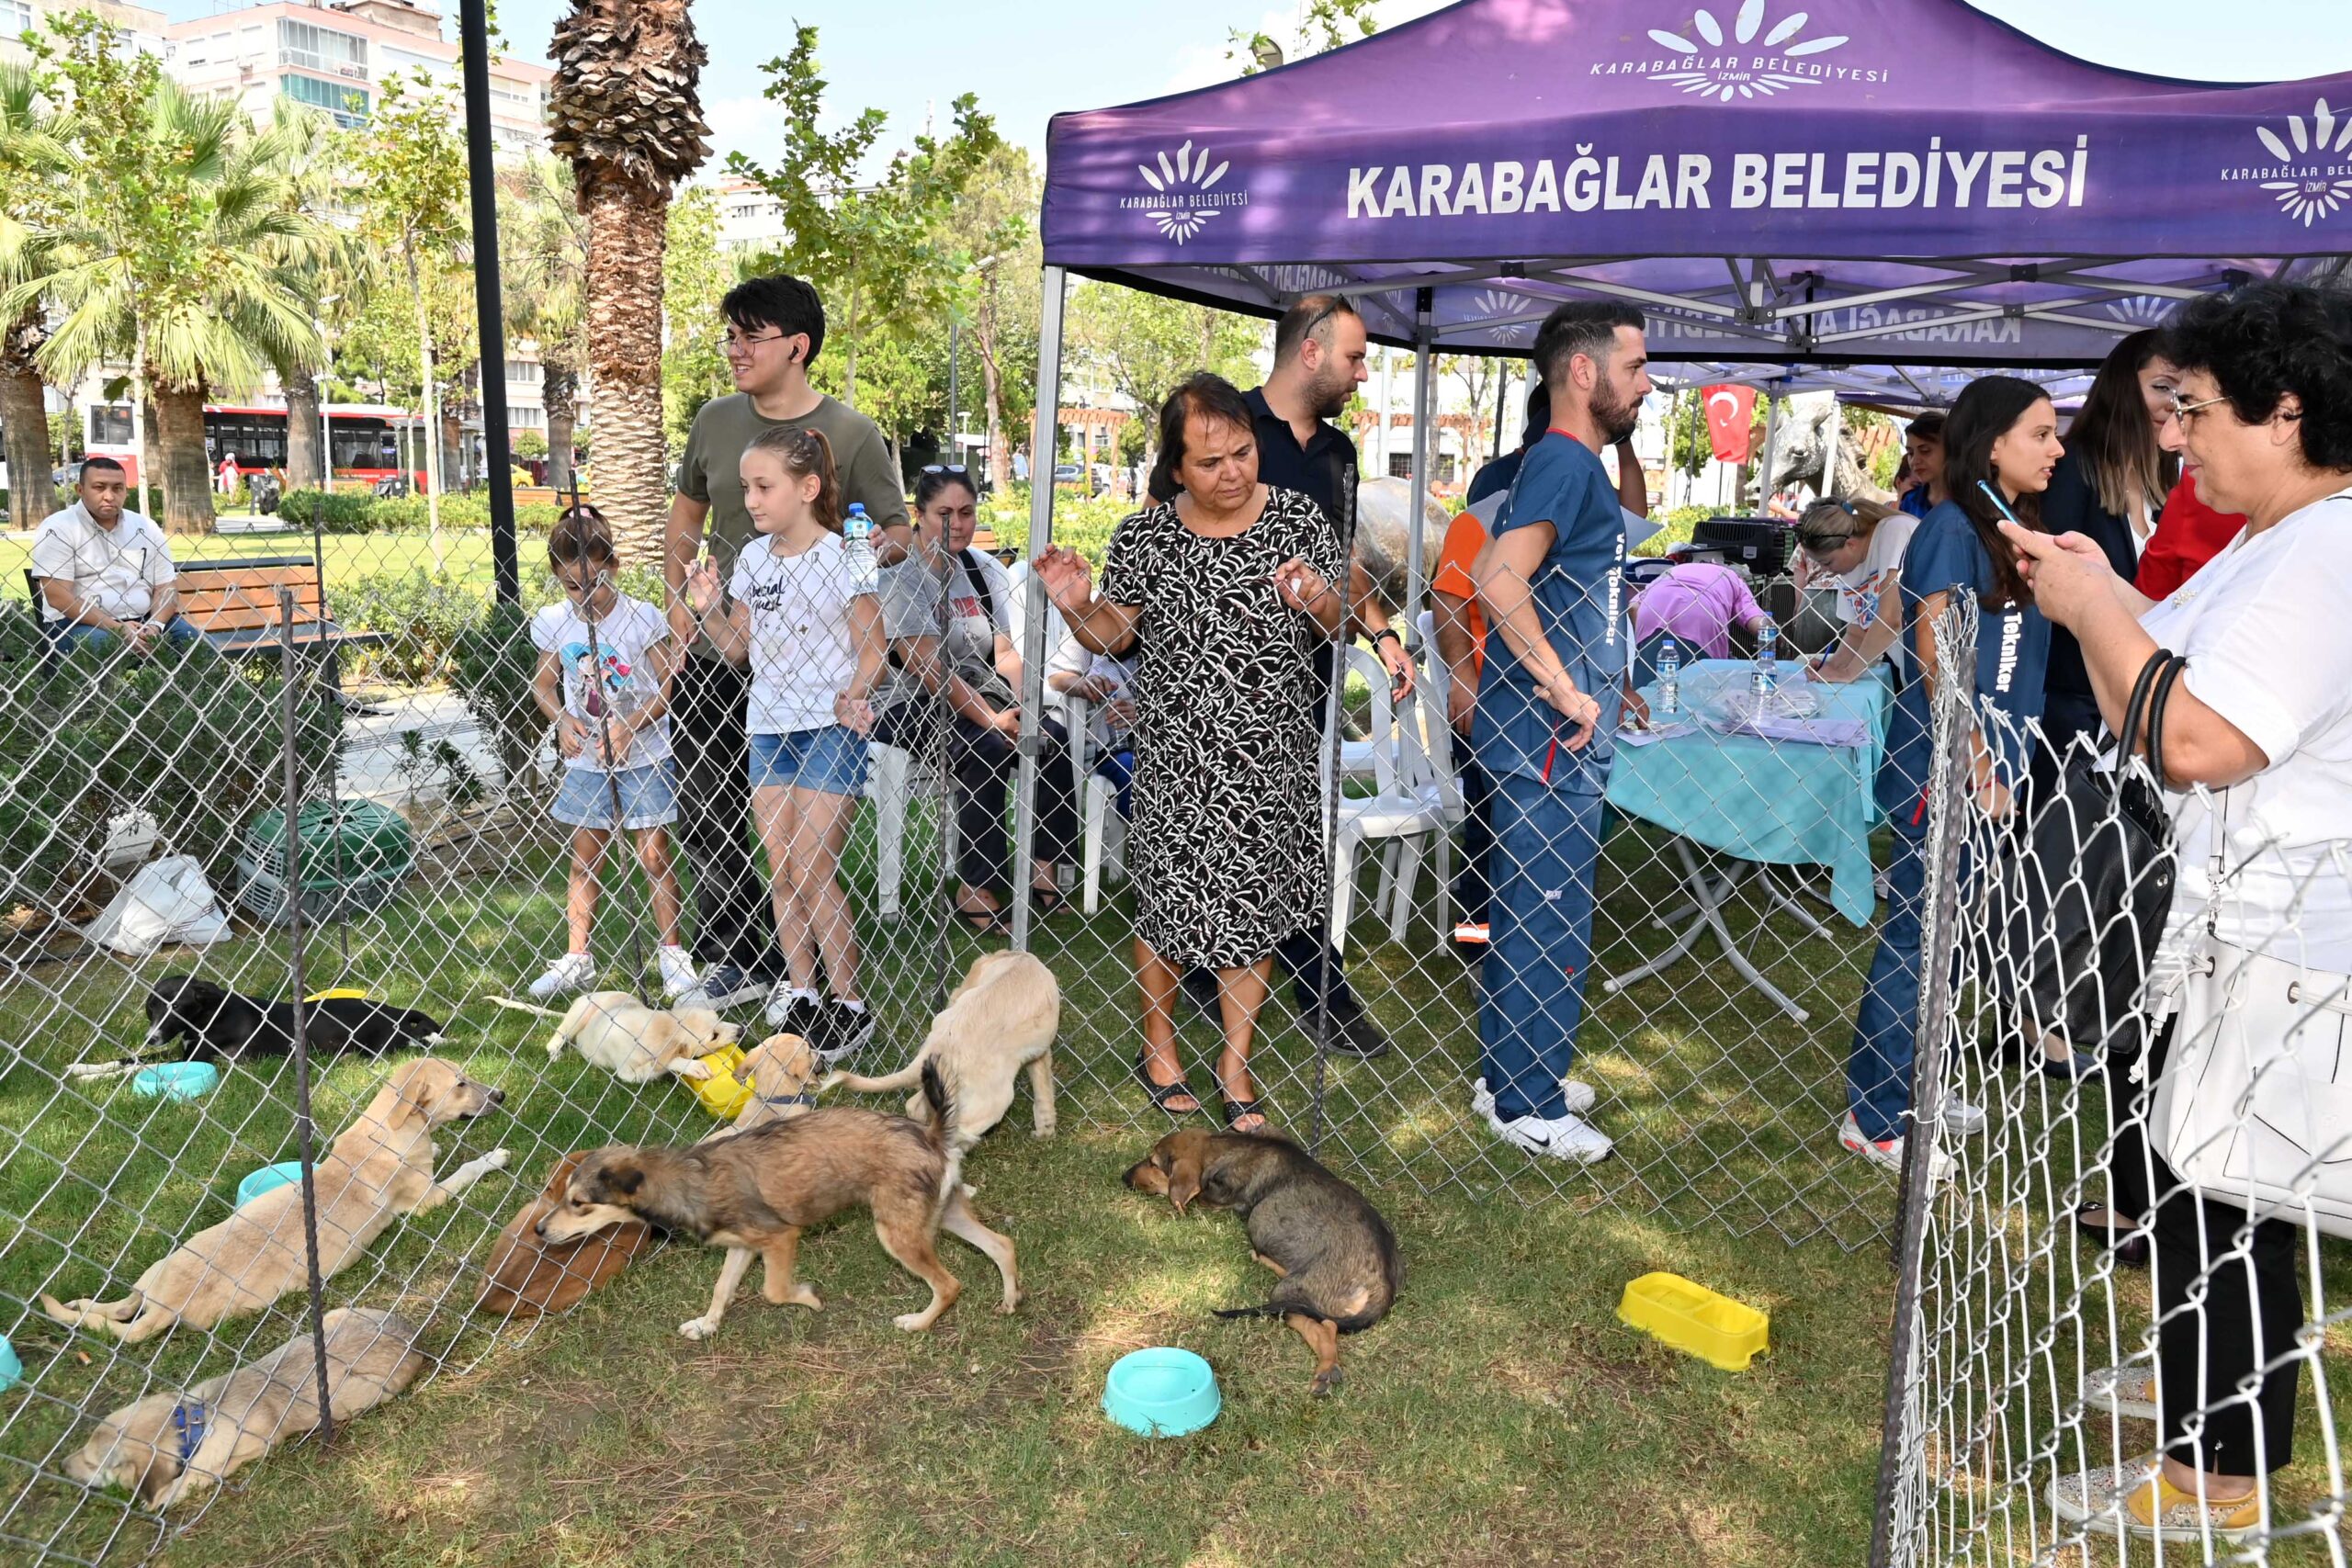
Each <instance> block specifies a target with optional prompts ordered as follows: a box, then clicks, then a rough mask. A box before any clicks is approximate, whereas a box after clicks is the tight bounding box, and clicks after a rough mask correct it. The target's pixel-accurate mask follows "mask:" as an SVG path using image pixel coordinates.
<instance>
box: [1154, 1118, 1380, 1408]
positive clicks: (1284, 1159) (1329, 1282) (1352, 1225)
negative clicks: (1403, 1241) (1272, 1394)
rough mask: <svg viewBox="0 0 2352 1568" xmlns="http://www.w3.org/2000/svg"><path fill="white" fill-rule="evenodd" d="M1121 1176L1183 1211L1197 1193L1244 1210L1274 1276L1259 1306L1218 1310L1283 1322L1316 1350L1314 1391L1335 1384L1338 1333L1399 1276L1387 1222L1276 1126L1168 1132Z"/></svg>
mask: <svg viewBox="0 0 2352 1568" xmlns="http://www.w3.org/2000/svg"><path fill="white" fill-rule="evenodd" d="M1125 1181H1126V1184H1127V1185H1128V1186H1129V1187H1132V1188H1134V1189H1135V1190H1136V1191H1138V1192H1148V1193H1150V1194H1151V1195H1153V1196H1154V1197H1165V1198H1166V1199H1167V1200H1168V1201H1170V1203H1172V1204H1174V1205H1175V1206H1176V1212H1177V1213H1180V1214H1181V1213H1183V1212H1184V1210H1185V1208H1186V1207H1187V1206H1188V1205H1189V1204H1191V1203H1193V1201H1196V1200H1197V1201H1200V1202H1202V1203H1205V1204H1208V1205H1209V1206H1211V1207H1213V1208H1218V1209H1231V1210H1232V1211H1233V1212H1234V1213H1237V1214H1239V1215H1240V1216H1241V1223H1242V1224H1243V1225H1244V1226H1246V1227H1247V1228H1248V1230H1249V1233H1250V1256H1251V1257H1252V1258H1256V1259H1257V1260H1258V1261H1259V1262H1261V1263H1262V1264H1264V1265H1265V1266H1266V1267H1267V1268H1269V1269H1272V1270H1273V1271H1274V1273H1275V1275H1276V1276H1277V1277H1278V1282H1277V1283H1276V1284H1275V1286H1274V1289H1273V1293H1272V1296H1270V1297H1269V1298H1268V1299H1267V1301H1266V1303H1265V1304H1264V1305H1263V1306H1254V1307H1236V1308H1233V1309H1231V1310H1228V1311H1224V1312H1219V1313H1218V1314H1217V1316H1219V1317H1279V1318H1281V1319H1282V1320H1283V1322H1284V1323H1287V1324H1289V1325H1291V1327H1292V1328H1293V1329H1295V1330H1296V1331H1297V1334H1298V1337H1300V1338H1301V1339H1304V1340H1306V1348H1308V1349H1310V1350H1312V1351H1314V1352H1315V1392H1316V1393H1330V1392H1331V1391H1332V1390H1333V1389H1335V1388H1337V1387H1339V1386H1340V1335H1342V1334H1357V1333H1361V1332H1362V1331H1363V1330H1364V1329H1367V1328H1370V1327H1371V1326H1372V1325H1374V1324H1375V1323H1378V1322H1379V1321H1380V1320H1381V1318H1382V1317H1383V1316H1384V1315H1385V1314H1386V1313H1387V1311H1388V1305H1389V1303H1391V1302H1393V1301H1395V1300H1396V1299H1397V1291H1398V1290H1399V1289H1400V1288H1401V1287H1402V1286H1403V1285H1404V1283H1405V1263H1404V1259H1403V1258H1399V1257H1398V1256H1397V1237H1396V1235H1395V1234H1394V1233H1393V1232H1391V1231H1390V1230H1389V1228H1388V1222H1387V1221H1386V1220H1384V1219H1382V1218H1381V1217H1380V1215H1379V1213H1377V1212H1376V1211H1375V1210H1374V1208H1373V1206H1372V1205H1371V1204H1370V1203H1368V1202H1366V1201H1364V1197H1363V1193H1361V1192H1359V1191H1357V1190H1355V1189H1354V1188H1352V1187H1351V1186H1349V1185H1348V1184H1347V1183H1346V1182H1344V1181H1342V1180H1340V1179H1339V1178H1338V1177H1336V1176H1334V1175H1332V1174H1331V1173H1330V1172H1329V1171H1328V1170H1326V1169H1324V1168H1322V1167H1321V1166H1320V1165H1318V1164H1317V1163H1316V1161H1315V1158H1314V1156H1311V1155H1309V1154H1308V1153H1307V1152H1306V1150H1305V1149H1302V1148H1300V1147H1299V1146H1298V1145H1296V1144H1294V1143H1292V1142H1291V1141H1290V1140H1289V1139H1288V1138H1285V1137H1283V1135H1282V1134H1279V1133H1207V1132H1203V1131H1202V1130H1200V1129H1199V1128H1196V1127H1195V1128H1187V1129H1185V1130H1184V1131H1182V1132H1179V1133H1170V1134H1168V1136H1166V1137H1164V1138H1162V1139H1160V1140H1159V1143H1157V1144H1155V1145H1152V1150H1151V1154H1150V1156H1148V1158H1146V1159H1145V1160H1143V1161H1142V1162H1141V1163H1140V1164H1138V1165H1136V1166H1134V1167H1133V1168H1130V1169H1129V1170H1128V1171H1127V1174H1126V1176H1125Z"/></svg>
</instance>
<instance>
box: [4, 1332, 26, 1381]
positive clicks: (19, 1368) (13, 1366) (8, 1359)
mask: <svg viewBox="0 0 2352 1568" xmlns="http://www.w3.org/2000/svg"><path fill="white" fill-rule="evenodd" d="M24 1375H25V1364H24V1363H23V1362H22V1361H19V1360H18V1359H17V1348H16V1347H15V1346H14V1345H11V1344H9V1343H8V1341H7V1340H6V1339H0V1393H7V1392H8V1391H9V1390H10V1389H12V1388H14V1387H16V1386H17V1382H19V1381H21V1380H22V1379H23V1377H24Z"/></svg>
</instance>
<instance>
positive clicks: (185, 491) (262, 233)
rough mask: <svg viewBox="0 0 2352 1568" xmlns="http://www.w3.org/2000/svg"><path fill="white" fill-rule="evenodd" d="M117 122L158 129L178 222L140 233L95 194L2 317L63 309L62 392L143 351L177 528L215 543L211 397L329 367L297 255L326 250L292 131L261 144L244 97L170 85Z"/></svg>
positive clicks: (53, 340)
mask: <svg viewBox="0 0 2352 1568" xmlns="http://www.w3.org/2000/svg"><path fill="white" fill-rule="evenodd" d="M77 112H79V111H77ZM115 112H127V113H130V114H135V115H139V116H141V117H143V118H145V120H146V122H147V126H146V129H147V130H148V132H149V134H150V137H151V145H153V147H155V148H157V149H158V150H159V153H158V157H159V162H158V164H157V165H156V166H155V167H153V168H152V169H151V170H149V171H148V173H149V175H150V177H151V179H152V180H153V188H154V189H155V190H156V191H157V192H158V193H159V194H160V196H161V197H162V199H161V201H160V202H159V203H158V205H157V210H158V211H160V212H162V213H164V214H167V215H168V219H169V221H168V222H163V221H155V222H149V223H146V224H144V225H142V226H141V228H140V229H139V230H137V231H127V230H126V228H125V220H124V219H123V217H122V215H121V214H120V213H119V212H118V211H117V210H116V209H114V207H113V206H112V205H110V203H109V201H108V195H109V193H107V192H106V191H103V190H92V191H87V192H85V193H82V194H81V195H80V196H79V197H78V198H77V199H76V200H75V201H74V204H73V209H72V210H71V211H69V212H67V213H65V214H63V215H62V218H61V219H60V220H59V221H58V222H56V224H55V225H54V226H53V227H45V228H41V229H37V230H36V231H34V239H35V240H36V241H38V242H39V243H40V244H41V245H42V246H43V249H44V255H43V259H42V263H41V265H39V266H36V267H34V268H32V269H31V271H30V273H29V275H28V276H25V277H23V278H22V279H21V280H20V281H18V282H17V283H16V284H15V285H14V286H13V287H11V288H8V289H7V290H6V292H4V293H0V319H6V320H12V321H13V320H16V319H17V318H18V317H20V316H21V315H22V314H23V312H24V311H25V310H27V309H28V307H29V306H31V305H32V304H33V303H34V302H36V301H38V300H42V299H47V300H48V301H50V302H51V306H52V308H53V309H54V310H55V311H56V312H57V315H58V318H59V319H58V321H57V326H56V330H55V331H54V332H53V333H51V335H50V337H49V340H48V341H47V342H46V343H44V344H41V346H40V350H39V352H38V353H37V354H36V355H35V356H34V357H35V361H36V363H37V364H38V365H39V366H40V369H41V371H42V372H43V373H44V374H45V375H46V376H48V377H49V378H51V380H53V381H56V382H59V383H61V384H62V383H66V382H70V381H72V380H74V378H77V377H79V376H80V375H82V373H83V372H84V371H85V370H87V369H88V368H89V367H91V366H93V365H96V364H98V363H101V362H102V361H105V360H107V359H109V358H113V359H117V360H119V359H120V358H121V357H123V355H124V353H125V351H126V350H128V351H129V357H130V363H131V373H132V377H133V378H134V380H144V381H147V382H149V383H151V384H152V387H153V400H154V409H155V423H156V428H157V430H158V432H159V434H160V436H161V439H162V446H163V461H162V463H161V465H160V469H161V473H162V477H163V481H164V526H165V527H166V528H167V529H169V530H170V531H171V532H174V533H209V532H210V531H211V527H212V486H211V475H210V473H209V463H208V462H207V460H206V456H205V447H204V401H205V398H206V395H207V394H208V392H210V391H212V390H215V389H220V390H234V391H241V392H242V391H246V390H249V389H253V388H254V387H257V386H259V385H260V384H261V382H262V381H263V380H264V378H266V376H267V375H268V374H269V372H270V370H271V369H272V367H275V366H281V365H283V366H304V367H308V366H312V365H315V364H316V363H317V360H318V354H319V335H318V329H317V328H316V327H315V326H314V325H313V324H312V321H311V311H310V306H309V302H308V301H307V300H306V299H304V298H303V296H302V293H301V289H300V271H299V268H298V267H296V266H295V265H292V264H291V263H290V262H289V258H290V257H292V256H295V255H297V254H300V253H301V252H302V251H303V249H304V247H306V246H308V245H311V244H314V243H317V241H318V239H319V237H320V225H319V223H318V222H317V220H315V219H312V218H311V217H310V216H308V215H307V214H305V213H304V212H303V211H302V210H301V209H300V204H299V203H298V202H297V200H296V198H295V196H294V193H293V188H292V185H291V182H290V181H288V178H287V176H286V174H285V172H284V164H285V162H286V158H287V155H288V150H287V148H286V147H285V146H284V145H283V143H282V141H281V140H280V138H279V137H278V134H277V131H275V130H269V131H263V132H261V133H259V134H254V133H253V132H251V131H249V130H247V129H246V125H245V120H244V118H243V111H242V110H240V109H239V108H238V107H237V106H236V104H235V103H234V102H233V101H232V100H231V99H227V98H210V97H204V96H198V95H195V94H191V93H189V92H187V90H186V89H185V88H183V87H181V86H180V85H179V84H178V83H176V82H174V81H171V80H170V79H168V78H159V79H158V80H157V81H156V82H155V84H154V85H153V91H152V92H151V93H150V94H149V95H148V96H147V98H146V100H145V101H144V102H143V103H141V104H136V105H132V106H130V107H129V108H127V109H124V110H118V111H115ZM69 144H70V142H69Z"/></svg>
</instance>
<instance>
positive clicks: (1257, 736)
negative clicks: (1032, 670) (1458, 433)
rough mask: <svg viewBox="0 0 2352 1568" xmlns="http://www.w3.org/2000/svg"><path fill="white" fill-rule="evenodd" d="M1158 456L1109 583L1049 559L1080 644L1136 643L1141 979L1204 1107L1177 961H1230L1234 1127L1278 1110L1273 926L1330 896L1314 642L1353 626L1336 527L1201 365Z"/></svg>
mask: <svg viewBox="0 0 2352 1568" xmlns="http://www.w3.org/2000/svg"><path fill="white" fill-rule="evenodd" d="M1159 462H1160V465H1161V467H1162V468H1163V469H1164V470H1165V472H1166V475H1167V477H1168V478H1169V479H1172V480H1173V481H1174V484H1175V485H1176V486H1177V487H1178V494H1177V497H1176V499H1175V500H1174V501H1172V502H1168V503H1166V504H1164V505H1159V506H1154V507H1151V508H1149V509H1148V510H1146V511H1143V512H1138V513H1135V514H1134V515H1133V516H1131V517H1128V518H1127V519H1126V520H1125V521H1124V522H1122V523H1121V524H1120V525H1119V527H1118V530H1117V532H1115V533H1114V534H1113V535H1112V536H1111V548H1110V554H1109V557H1108V558H1107V559H1106V560H1105V561H1104V563H1103V590H1102V592H1101V593H1100V594H1099V595H1097V594H1096V593H1095V592H1093V588H1092V584H1091V581H1090V576H1089V573H1088V570H1087V567H1086V563H1085V561H1084V560H1082V559H1080V558H1079V556H1078V555H1077V554H1076V553H1075V552H1073V551H1070V550H1068V549H1064V548H1061V547H1055V548H1054V549H1051V550H1048V551H1047V552H1046V554H1045V555H1044V556H1043V557H1041V558H1039V560H1038V562H1037V571H1038V574H1039V577H1040V579H1041V580H1042V581H1044V582H1045V584H1046V591H1047V592H1049V593H1050V594H1052V596H1053V600H1054V604H1055V605H1056V607H1057V608H1058V609H1059V610H1060V611H1061V613H1062V615H1064V617H1066V618H1067V619H1068V621H1069V626H1070V630H1071V633H1072V634H1073V635H1074V636H1075V637H1077V638H1078V640H1079V641H1080V643H1081V644H1082V645H1084V646H1085V647H1088V648H1091V649H1094V650H1095V651H1096V652H1099V653H1119V652H1123V651H1125V649H1127V648H1128V647H1130V646H1131V645H1135V644H1137V643H1140V646H1141V651H1140V653H1139V655H1138V656H1137V663H1136V677H1135V700H1136V728H1135V759H1136V771H1135V785H1134V800H1135V817H1134V822H1133V830H1132V831H1131V832H1130V834H1129V835H1128V840H1127V841H1128V845H1129V850H1128V862H1129V867H1128V868H1129V871H1130V873H1131V874H1132V875H1133V877H1134V879H1135V885H1136V983H1137V985H1138V987H1140V988H1141V990H1142V992H1143V1003H1144V1048H1143V1051H1142V1054H1141V1055H1138V1056H1137V1057H1136V1073H1137V1075H1138V1076H1139V1077H1141V1078H1142V1079H1143V1082H1144V1087H1145V1089H1147V1090H1148V1092H1149V1094H1150V1096H1151V1099H1152V1102H1153V1103H1154V1104H1156V1105H1158V1106H1159V1107H1160V1108H1161V1109H1162V1110H1165V1111H1170V1113H1171V1114H1175V1115H1184V1114H1187V1113H1189V1112H1191V1111H1195V1110H1198V1109H1199V1104H1200V1102H1199V1101H1198V1100H1196V1099H1194V1097H1193V1093H1192V1090H1191V1089H1189V1088H1188V1087H1187V1086H1186V1084H1185V1081H1184V1070H1183V1066H1182V1063H1181V1062H1179V1061H1178V1059H1177V1056H1176V1025H1175V1002H1176V989H1177V980H1178V977H1179V976H1181V975H1182V972H1183V971H1184V970H1185V969H1187V968H1190V967H1193V966H1199V967H1202V968H1205V969H1213V970H1215V971H1216V975H1217V988H1218V1010H1219V1012H1220V1014H1221V1016H1222V1021H1223V1023H1224V1026H1225V1050H1224V1053H1223V1055H1220V1056H1219V1058H1218V1060H1217V1066H1216V1079H1217V1089H1218V1095H1219V1098H1220V1099H1221V1100H1223V1102H1224V1112H1225V1120H1226V1122H1227V1125H1228V1126H1232V1127H1235V1128H1237V1129H1238V1130H1240V1131H1244V1132H1246V1131H1249V1130H1250V1129H1252V1128H1256V1127H1260V1126H1262V1125H1264V1123H1265V1118H1264V1117H1263V1116H1262V1115H1261V1114H1260V1113H1259V1111H1258V1105H1257V1095H1256V1090H1255V1089H1254V1088H1253V1087H1252V1085H1251V1083H1250V1041H1251V1037H1252V1034H1253V1032H1254V1031H1255V1029H1256V1026H1257V1020H1258V1011H1259V1010H1260V1008H1261V1007H1262V1006H1263V1005H1264V1003H1265V999H1266V986H1267V980H1268V976H1269V969H1270V964H1271V961H1272V953H1273V949H1274V944H1275V943H1276V942H1279V941H1281V940H1282V939H1283V938H1284V937H1286V936H1288V935H1290V934H1291V933H1292V932H1293V931H1300V930H1304V929H1306V928H1307V927H1308V926H1311V925H1312V924H1314V922H1315V921H1317V919H1320V918H1321V916H1322V912H1323V900H1324V898H1325V896H1326V891H1327V889H1326V884H1327V882H1328V879H1329V872H1328V870H1327V869H1326V867H1325V864H1324V858H1323V852H1322V845H1323V823H1322V792H1321V790H1320V789H1319V788H1318V787H1317V782H1316V781H1317V771H1316V770H1317V761H1318V759H1317V739H1318V736H1319V734H1320V730H1321V723H1320V720H1321V702H1320V697H1321V694H1322V691H1323V687H1322V683H1321V682H1320V681H1319V680H1317V675H1316V667H1315V658H1316V653H1317V649H1319V648H1321V647H1322V645H1323V644H1324V643H1326V642H1328V641H1329V639H1330V637H1331V636H1332V634H1333V633H1334V632H1335V631H1336V630H1337V629H1338V627H1339V626H1340V616H1341V614H1342V604H1341V601H1340V595H1339V594H1338V593H1336V592H1333V590H1332V588H1331V584H1332V582H1333V581H1336V580H1337V579H1338V577H1339V575H1340V541H1339V537H1338V536H1337V535H1336V534H1335V533H1334V532H1333V531H1332V528H1331V525H1330V523H1329V520H1328V519H1326V518H1325V517H1324V515H1323V513H1322V511H1321V509H1320V508H1318V507H1317V505H1316V504H1315V503H1314V502H1312V501H1310V500H1308V499H1307V498H1306V496H1304V495H1301V494H1299V493H1298V492H1297V491H1287V490H1277V489H1274V488H1273V487H1272V486H1269V485H1261V484H1260V483H1259V482H1258V452H1257V438H1256V435H1255V434H1254V430H1253V425H1252V422H1251V419H1250V406H1249V404H1247V403H1246V402H1244V401H1243V400H1242V399H1241V395H1240V394H1239V393H1238V392H1237V391H1235V390H1234V389H1233V388H1232V387H1231V386H1230V385H1229V384H1228V383H1227V382H1226V381H1224V380H1222V379H1221V378H1217V377H1215V376H1209V375H1198V376H1194V377H1193V378H1190V379H1188V380H1186V381H1185V382H1184V383H1183V384H1182V385H1181V386H1180V387H1178V388H1177V389H1176V390H1175V391H1174V392H1173V393H1172V394H1171V395H1170V397H1169V400H1168V402H1167V405H1166V407H1165V408H1163V409H1162V410H1161V412H1160V419H1159Z"/></svg>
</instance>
